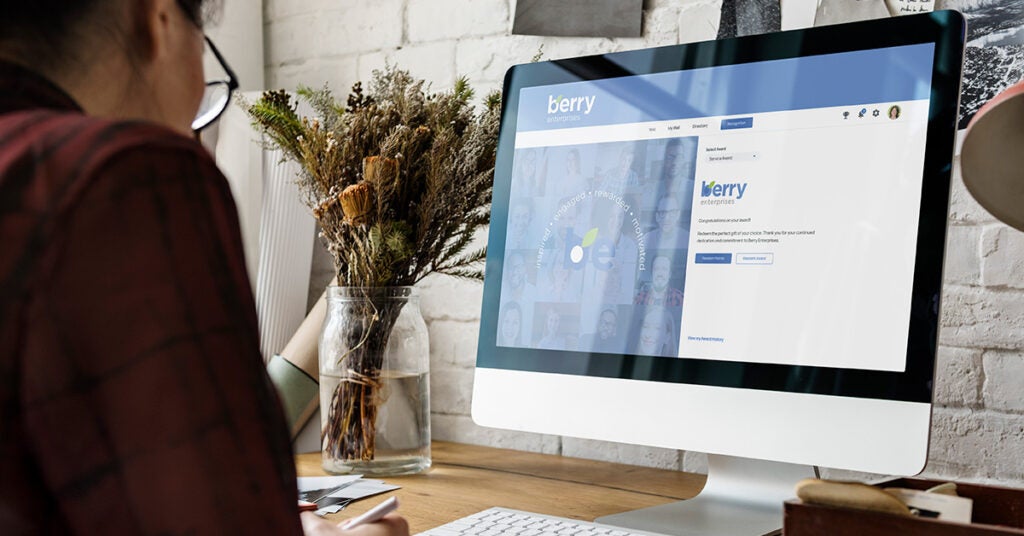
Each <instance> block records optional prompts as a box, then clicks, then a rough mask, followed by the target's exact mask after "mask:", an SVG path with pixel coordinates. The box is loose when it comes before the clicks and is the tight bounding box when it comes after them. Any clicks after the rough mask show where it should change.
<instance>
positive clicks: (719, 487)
mask: <svg viewBox="0 0 1024 536" xmlns="http://www.w3.org/2000/svg"><path fill="white" fill-rule="evenodd" d="M816 472H817V471H816V468H813V467H811V466H807V465H794V464H789V463H779V462H769V461H764V460H752V459H749V458H737V457H733V456H722V455H716V454H709V455H708V480H707V483H706V484H705V485H704V489H703V490H701V492H700V494H699V495H697V496H696V497H694V498H692V499H689V500H685V501H680V502H675V503H669V504H663V505H660V506H653V507H650V508H642V509H640V510H633V511H631V512H623V513H621V514H614V515H610V516H604V517H599V518H597V519H596V520H595V522H596V523H600V524H603V525H614V526H617V527H622V528H627V529H635V530H645V531H650V532H659V533H662V534H678V535H681V536H682V535H685V536H698V535H699V536H726V535H728V536H762V535H766V534H777V533H778V532H779V531H780V530H781V529H782V502H783V501H785V500H787V499H790V498H793V497H794V496H795V495H794V493H793V486H794V485H795V484H796V483H797V482H798V481H799V480H801V479H804V478H813V477H814V476H815V473H816Z"/></svg>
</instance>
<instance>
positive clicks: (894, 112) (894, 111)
mask: <svg viewBox="0 0 1024 536" xmlns="http://www.w3.org/2000/svg"><path fill="white" fill-rule="evenodd" d="M900 113H901V110H900V107H899V106H898V105H896V104H893V105H892V106H890V107H889V119H899V117H900Z"/></svg>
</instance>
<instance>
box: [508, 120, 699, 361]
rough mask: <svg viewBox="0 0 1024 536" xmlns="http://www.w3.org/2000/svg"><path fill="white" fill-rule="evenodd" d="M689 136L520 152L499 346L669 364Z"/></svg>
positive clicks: (683, 242)
mask: <svg viewBox="0 0 1024 536" xmlns="http://www.w3.org/2000/svg"><path fill="white" fill-rule="evenodd" d="M696 152H697V138H670V139H658V140H645V141H634V142H618V143H594V144H586V145H566V146H555V147H537V148H520V149H517V150H516V152H515V157H514V161H513V171H512V187H511V200H510V204H509V216H508V230H507V235H506V240H505V257H504V263H503V267H504V268H503V274H502V289H501V306H500V311H499V318H498V323H499V325H498V333H497V342H498V345H499V346H510V347H519V348H542V349H552V350H573V351H581V352H599V353H618V354H621V353H629V354H638V355H656V356H676V355H678V354H677V352H678V344H679V322H680V318H681V314H682V307H683V283H684V281H685V278H686V259H687V247H688V243H689V236H690V216H691V206H692V199H693V189H694V169H695V164H696Z"/></svg>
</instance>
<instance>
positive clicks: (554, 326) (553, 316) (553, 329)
mask: <svg viewBox="0 0 1024 536" xmlns="http://www.w3.org/2000/svg"><path fill="white" fill-rule="evenodd" d="M561 322H562V319H561V317H560V316H559V315H558V313H556V312H554V311H550V312H548V322H547V334H548V335H554V334H555V333H558V325H559V324H561Z"/></svg>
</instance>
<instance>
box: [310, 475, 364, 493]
mask: <svg viewBox="0 0 1024 536" xmlns="http://www.w3.org/2000/svg"><path fill="white" fill-rule="evenodd" d="M360 478H363V475H344V476H300V477H299V478H298V479H297V480H298V485H299V493H305V492H307V491H313V490H317V489H328V488H336V487H338V486H340V485H342V484H347V483H349V482H353V481H356V480H359V479H360Z"/></svg>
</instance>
